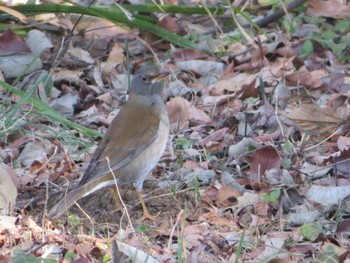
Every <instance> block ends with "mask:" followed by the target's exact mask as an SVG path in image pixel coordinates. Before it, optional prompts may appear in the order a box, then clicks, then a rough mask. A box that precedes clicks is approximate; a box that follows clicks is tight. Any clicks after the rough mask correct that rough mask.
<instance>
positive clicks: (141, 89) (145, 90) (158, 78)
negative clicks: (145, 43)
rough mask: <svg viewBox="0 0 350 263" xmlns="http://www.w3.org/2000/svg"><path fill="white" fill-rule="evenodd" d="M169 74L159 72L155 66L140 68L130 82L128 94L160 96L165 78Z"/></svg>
mask: <svg viewBox="0 0 350 263" xmlns="http://www.w3.org/2000/svg"><path fill="white" fill-rule="evenodd" d="M169 74H170V71H166V70H161V69H159V68H158V67H156V66H145V67H142V68H141V69H140V70H139V71H138V72H137V73H136V74H135V76H134V78H133V80H132V82H131V87H130V94H136V95H155V94H159V95H161V94H162V90H163V88H164V86H165V78H166V77H167V76H168V75H169Z"/></svg>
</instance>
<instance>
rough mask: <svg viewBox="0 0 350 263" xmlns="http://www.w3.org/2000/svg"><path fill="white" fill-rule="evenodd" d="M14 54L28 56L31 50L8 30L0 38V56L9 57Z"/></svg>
mask: <svg viewBox="0 0 350 263" xmlns="http://www.w3.org/2000/svg"><path fill="white" fill-rule="evenodd" d="M14 53H20V54H29V53H31V50H30V49H29V47H28V46H27V44H26V43H25V42H24V41H23V39H21V38H20V37H19V36H17V35H15V34H14V33H13V32H12V30H11V29H8V30H6V31H4V33H2V35H1V36H0V54H1V55H10V54H14Z"/></svg>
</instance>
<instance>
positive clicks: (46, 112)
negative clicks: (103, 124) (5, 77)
mask: <svg viewBox="0 0 350 263" xmlns="http://www.w3.org/2000/svg"><path fill="white" fill-rule="evenodd" d="M0 85H1V86H2V87H3V88H5V89H6V90H8V91H11V92H12V93H13V94H15V95H17V96H18V97H20V98H21V99H25V100H27V103H28V104H29V105H33V107H34V108H35V109H36V110H38V111H39V112H40V113H41V114H42V115H43V116H46V117H47V118H48V119H50V120H52V121H57V122H59V123H61V124H63V125H65V126H67V127H69V128H72V129H74V130H76V131H78V132H80V133H82V134H83V135H85V136H88V137H97V136H101V134H100V133H99V132H96V131H94V130H91V129H89V128H86V127H83V126H81V125H79V124H76V123H74V122H72V121H70V120H67V119H66V118H65V117H63V116H62V115H61V114H60V113H59V112H57V111H56V110H54V109H52V108H51V107H50V106H48V105H47V104H45V103H44V102H42V101H40V100H39V99H37V98H35V97H33V96H30V97H29V96H28V94H27V93H26V92H24V91H22V90H19V89H17V88H15V87H13V86H11V85H9V84H7V83H5V82H3V81H0Z"/></svg>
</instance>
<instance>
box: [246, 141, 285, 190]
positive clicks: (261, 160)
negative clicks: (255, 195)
mask: <svg viewBox="0 0 350 263" xmlns="http://www.w3.org/2000/svg"><path fill="white" fill-rule="evenodd" d="M250 161H251V162H250V170H251V173H252V185H253V186H254V187H258V186H259V185H260V184H261V176H262V175H265V172H266V171H268V170H270V169H273V168H275V169H279V168H280V166H281V163H282V159H281V157H280V156H279V155H278V152H277V151H276V149H275V148H273V147H272V146H265V147H263V148H260V149H257V150H256V151H255V152H254V153H253V154H252V157H251V159H250ZM258 188H260V187H258Z"/></svg>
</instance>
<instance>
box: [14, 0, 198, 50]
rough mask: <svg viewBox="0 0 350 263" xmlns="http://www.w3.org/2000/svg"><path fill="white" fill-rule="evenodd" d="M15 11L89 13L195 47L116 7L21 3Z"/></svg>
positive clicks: (181, 44)
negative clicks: (130, 17)
mask: <svg viewBox="0 0 350 263" xmlns="http://www.w3.org/2000/svg"><path fill="white" fill-rule="evenodd" d="M10 8H13V9H14V10H16V11H19V12H21V13H23V14H25V15H38V14H44V13H74V14H81V15H90V16H95V17H99V18H103V19H106V20H109V21H110V22H112V23H114V24H117V25H118V24H124V25H126V26H129V27H136V28H139V29H140V30H143V31H146V32H150V33H152V34H154V35H156V36H158V37H160V38H162V39H165V40H167V41H169V42H171V43H173V44H175V45H179V46H181V47H186V48H195V47H196V44H195V43H193V42H192V41H189V40H188V39H186V38H183V37H182V36H179V35H177V34H174V33H172V32H170V31H168V30H166V29H164V28H162V27H159V26H157V25H155V24H153V23H151V22H149V18H146V17H143V16H140V15H135V16H134V19H131V20H130V19H129V18H128V17H127V16H126V15H125V14H124V13H123V12H122V11H121V10H120V9H119V8H118V7H108V8H106V7H84V6H77V5H74V6H68V5H57V4H41V5H23V6H12V7H10Z"/></svg>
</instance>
